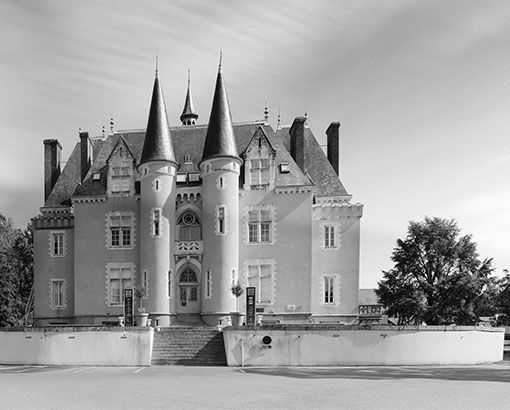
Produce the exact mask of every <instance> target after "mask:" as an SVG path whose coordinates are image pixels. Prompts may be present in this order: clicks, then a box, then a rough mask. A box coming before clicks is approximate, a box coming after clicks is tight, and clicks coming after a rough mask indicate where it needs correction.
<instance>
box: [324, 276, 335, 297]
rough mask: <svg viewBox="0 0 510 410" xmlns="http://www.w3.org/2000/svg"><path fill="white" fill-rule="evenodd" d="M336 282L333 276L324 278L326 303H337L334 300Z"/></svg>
mask: <svg viewBox="0 0 510 410" xmlns="http://www.w3.org/2000/svg"><path fill="white" fill-rule="evenodd" d="M334 280H335V278H334V277H332V276H326V277H324V303H325V304H332V303H334V302H335V298H334V289H335V286H334V284H335V283H334Z"/></svg>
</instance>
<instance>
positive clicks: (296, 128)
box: [289, 117, 306, 171]
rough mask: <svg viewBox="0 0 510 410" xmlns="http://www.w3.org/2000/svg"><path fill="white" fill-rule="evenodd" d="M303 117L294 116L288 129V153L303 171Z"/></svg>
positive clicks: (304, 119)
mask: <svg viewBox="0 0 510 410" xmlns="http://www.w3.org/2000/svg"><path fill="white" fill-rule="evenodd" d="M305 121H306V118H305V117H296V118H295V119H294V122H293V123H292V126H291V127H290V130H289V135H290V155H291V156H292V158H294V161H296V164H297V165H298V166H299V168H301V170H302V171H304V168H305Z"/></svg>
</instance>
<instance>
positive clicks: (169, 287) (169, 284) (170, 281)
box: [168, 269, 172, 299]
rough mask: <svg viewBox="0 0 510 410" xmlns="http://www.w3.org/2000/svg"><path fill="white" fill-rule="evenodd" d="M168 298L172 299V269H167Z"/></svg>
mask: <svg viewBox="0 0 510 410" xmlns="http://www.w3.org/2000/svg"><path fill="white" fill-rule="evenodd" d="M168 299H172V270H171V269H170V270H169V271H168Z"/></svg>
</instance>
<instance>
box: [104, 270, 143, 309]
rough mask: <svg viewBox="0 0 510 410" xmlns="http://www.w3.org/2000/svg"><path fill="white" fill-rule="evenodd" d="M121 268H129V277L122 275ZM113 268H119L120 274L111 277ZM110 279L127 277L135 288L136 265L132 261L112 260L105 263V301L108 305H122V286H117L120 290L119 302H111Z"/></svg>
mask: <svg viewBox="0 0 510 410" xmlns="http://www.w3.org/2000/svg"><path fill="white" fill-rule="evenodd" d="M122 269H125V270H128V269H129V270H130V277H129V278H126V277H122V276H123V275H122ZM113 270H120V275H118V277H113V272H112V271H113ZM112 279H120V280H122V279H129V280H130V281H131V287H130V288H132V289H134V288H135V285H136V265H135V264H134V263H132V262H112V263H107V264H106V266H105V298H106V299H105V303H106V305H107V306H108V307H121V308H123V307H124V301H123V300H122V294H123V292H122V291H123V289H128V288H123V287H119V291H120V303H112V300H111V280H112Z"/></svg>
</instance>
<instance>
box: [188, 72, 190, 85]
mask: <svg viewBox="0 0 510 410" xmlns="http://www.w3.org/2000/svg"><path fill="white" fill-rule="evenodd" d="M189 84H190V70H189V68H188V90H189Z"/></svg>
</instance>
